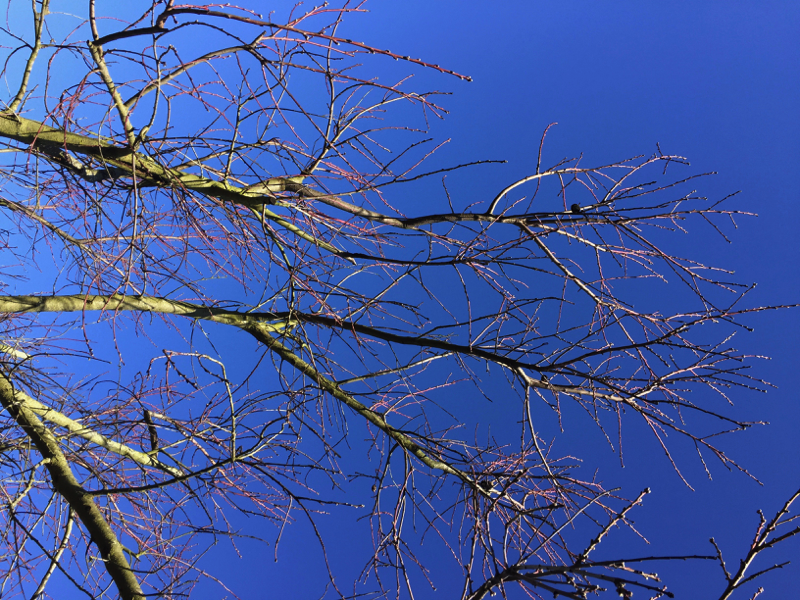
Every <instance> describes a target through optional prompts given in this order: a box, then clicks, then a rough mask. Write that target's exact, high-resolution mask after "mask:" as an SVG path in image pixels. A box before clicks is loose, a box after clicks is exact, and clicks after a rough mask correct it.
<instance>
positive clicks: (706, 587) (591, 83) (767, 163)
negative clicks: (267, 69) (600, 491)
mask: <svg viewBox="0 0 800 600" xmlns="http://www.w3.org/2000/svg"><path fill="white" fill-rule="evenodd" d="M368 8H369V10H370V13H369V14H368V15H361V16H355V17H353V18H351V19H349V20H348V21H347V23H346V25H345V30H344V31H345V32H346V35H345V34H344V33H343V35H345V36H346V37H352V38H353V39H360V40H362V41H364V42H367V43H372V44H375V45H376V46H379V47H384V48H389V49H391V50H393V51H395V52H398V53H400V54H408V55H411V56H414V57H418V58H422V59H425V60H428V61H431V62H434V63H437V64H440V65H442V66H444V67H446V68H449V69H453V70H456V71H458V72H461V73H465V74H468V75H471V76H472V77H473V79H474V81H473V82H472V83H463V82H460V81H458V80H456V79H451V78H448V77H446V76H440V75H435V74H433V73H427V72H424V71H422V70H421V69H416V70H414V71H415V72H416V73H417V81H416V84H415V85H416V87H417V89H420V88H422V89H430V88H435V89H443V90H447V91H450V92H453V94H454V95H453V96H451V97H449V98H445V99H443V100H442V102H443V104H444V106H445V107H446V108H447V109H448V110H450V115H449V116H448V117H447V119H446V120H445V121H444V122H443V123H434V127H433V131H434V133H435V134H436V135H437V136H438V137H440V138H448V137H449V138H452V139H453V142H452V143H451V144H450V146H449V147H448V148H447V149H446V150H445V151H444V152H443V153H442V155H440V157H439V160H441V161H442V162H451V163H460V162H465V161H467V160H475V159H483V158H503V159H507V160H508V161H509V163H508V165H505V166H502V167H493V168H492V170H487V171H486V174H487V175H489V176H488V177H487V179H485V180H483V182H482V184H481V185H474V186H473V187H472V190H471V193H473V194H474V198H473V200H483V199H485V198H486V197H491V196H493V195H494V194H495V193H496V192H497V190H498V189H499V188H501V187H503V186H504V185H505V184H506V183H508V182H510V181H513V180H515V178H518V177H520V176H524V175H527V174H529V173H530V172H531V170H532V169H531V168H532V166H533V165H535V160H536V150H537V147H538V142H539V138H540V135H541V133H542V131H543V129H544V128H545V127H546V126H547V124H549V123H551V122H558V123H559V125H558V126H557V127H556V128H555V129H554V130H552V131H551V133H550V134H549V136H548V142H547V145H546V148H545V161H544V162H545V163H548V164H549V163H555V162H556V161H557V160H558V159H560V158H562V157H565V156H575V155H577V154H579V153H584V156H585V159H584V160H585V163H584V164H601V163H602V164H605V163H609V162H612V161H616V160H619V159H622V158H626V157H629V156H632V155H635V154H649V153H651V152H653V151H654V149H655V145H656V143H659V144H660V145H661V148H662V149H663V150H664V151H665V152H667V153H675V154H681V155H684V156H686V157H688V158H689V159H690V161H691V163H692V170H693V171H694V172H698V173H699V172H706V171H718V173H719V174H718V175H716V176H715V177H713V178H708V179H705V180H703V181H701V182H700V183H699V184H698V188H699V190H698V191H699V192H700V193H701V194H702V195H705V196H708V197H709V198H722V197H723V196H726V195H727V194H729V193H731V192H735V191H737V190H741V194H739V195H738V196H737V197H736V198H735V199H734V200H733V205H734V206H735V207H736V208H738V209H740V210H745V211H753V212H756V213H758V214H759V215H760V216H759V217H758V218H741V219H739V220H738V223H737V224H738V226H739V227H738V229H734V228H733V227H728V228H727V230H726V233H727V234H728V237H729V238H730V239H731V241H732V243H731V244H727V243H725V242H724V241H723V240H721V239H720V238H719V237H718V236H716V235H713V233H712V232H711V230H710V229H703V228H695V229H693V230H692V232H691V235H690V236H684V238H682V239H681V238H680V237H679V238H678V239H677V241H676V243H677V244H684V245H685V249H686V252H685V253H687V254H688V253H691V254H692V255H693V256H694V257H697V258H699V259H701V260H703V261H706V262H708V263H713V264H715V265H718V266H721V267H725V268H728V269H731V270H734V271H735V272H736V278H737V279H738V280H739V281H741V282H746V283H750V282H757V283H758V284H759V285H758V288H757V289H756V291H755V292H754V293H753V294H752V296H751V298H750V301H751V302H752V303H753V304H785V303H793V302H797V301H798V300H800V282H799V280H800V278H799V277H798V275H800V271H799V270H798V264H800V249H799V247H798V243H797V231H798V226H799V225H800V217H798V214H799V213H800V211H798V200H800V193H799V192H798V180H797V177H798V174H799V173H800V167H798V164H800V77H798V74H800V44H798V43H797V38H798V32H800V4H798V3H796V2H788V1H784V2H721V1H703V2H635V1H615V2H586V1H584V2H571V1H562V2H530V1H529V2H522V1H519V2H512V1H504V2H478V1H474V0H467V1H449V0H426V1H420V0H404V1H403V2H386V1H375V2H372V3H370V4H368ZM385 66H386V67H387V69H388V70H389V71H390V72H391V73H392V74H396V73H399V72H401V71H402V70H403V69H407V68H408V65H403V64H397V63H388V64H385ZM388 79H391V76H389V77H388ZM748 324H749V325H752V326H753V327H755V328H756V330H755V332H754V333H752V334H747V333H745V332H741V333H740V334H738V335H737V336H736V338H735V342H734V345H736V346H737V347H738V348H740V349H745V350H748V351H751V352H752V353H753V354H760V355H764V356H769V357H771V360H769V361H761V362H760V363H758V364H757V365H756V366H757V369H758V372H757V373H756V374H757V375H759V376H763V377H764V378H765V379H767V380H768V381H770V382H772V383H773V384H775V385H776V386H777V387H776V389H773V390H771V391H770V392H769V393H768V394H766V395H763V394H757V393H747V392H744V391H736V392H735V393H734V395H733V399H734V401H735V402H736V407H735V409H734V412H735V414H737V415H738V416H744V417H746V418H749V419H752V420H762V419H763V420H767V421H770V422H771V424H770V425H769V426H767V427H762V428H756V429H751V430H749V431H747V432H744V433H743V434H737V435H734V436H731V437H730V438H729V439H728V440H726V441H724V442H723V443H722V447H723V448H724V449H725V450H726V451H728V452H729V453H730V454H731V455H732V456H733V457H734V458H735V459H736V460H737V461H739V462H740V463H741V464H742V465H743V466H745V467H746V468H747V469H749V470H750V471H751V472H752V473H753V474H754V475H755V476H757V477H758V478H759V479H760V480H761V481H762V482H763V483H764V485H763V486H760V485H758V484H756V483H754V482H753V481H751V480H749V479H748V478H747V477H746V476H744V475H742V474H740V473H729V472H727V471H726V470H724V469H723V468H721V467H719V465H718V464H713V465H712V475H713V480H712V481H709V480H708V478H707V477H706V476H705V475H704V473H703V471H702V469H701V467H700V465H699V464H698V462H697V460H696V459H695V458H694V457H693V456H692V455H691V452H686V454H685V455H684V456H681V457H680V458H681V459H682V460H683V464H682V466H683V468H684V472H685V474H686V475H687V476H688V478H689V481H690V483H691V485H692V486H693V487H694V488H695V491H691V490H689V489H687V488H686V487H685V486H684V485H683V484H682V483H681V482H680V480H679V479H678V477H677V476H676V475H675V474H674V472H673V471H672V470H671V468H670V467H669V464H668V463H667V461H666V459H665V457H664V456H663V453H662V452H661V451H660V449H659V448H658V447H656V445H655V444H654V443H653V442H652V441H651V440H650V439H649V438H642V439H641V440H640V439H638V438H637V437H636V435H635V432H634V434H633V435H632V439H630V440H629V441H628V442H627V443H626V445H625V450H626V453H625V468H624V469H622V468H620V466H619V460H618V457H617V456H615V455H612V454H611V453H610V451H609V450H608V447H607V445H606V444H605V442H604V440H603V439H602V438H601V436H600V434H599V433H598V432H595V431H594V430H593V429H592V427H591V424H589V423H582V424H581V423H580V422H579V421H576V423H575V426H574V427H570V428H568V429H567V431H566V432H565V434H564V435H563V436H562V437H561V439H559V440H558V443H560V444H563V446H561V447H562V448H575V449H576V450H575V453H576V454H578V455H579V456H583V457H584V458H586V457H592V458H591V460H589V459H587V460H586V461H585V468H586V469H593V468H595V467H599V468H600V469H601V472H600V473H601V479H603V480H604V481H605V482H606V484H607V485H609V486H613V485H621V486H623V490H624V491H625V492H626V493H627V494H628V495H629V496H634V495H635V494H636V493H637V492H638V491H640V490H641V489H642V488H644V487H646V486H650V487H651V488H653V490H654V493H653V494H651V495H650V496H649V497H648V499H647V502H646V504H645V506H644V508H643V509H640V510H639V511H638V512H637V513H636V515H635V520H636V525H637V528H638V529H639V531H640V532H641V533H642V534H643V535H644V536H646V537H647V538H648V539H649V540H650V542H651V546H650V547H649V548H645V547H644V546H642V545H641V544H640V545H638V546H635V551H629V549H630V548H633V547H634V546H629V545H627V544H629V543H630V542H631V539H632V538H631V537H630V536H624V535H619V534H618V535H617V536H616V537H615V536H611V538H610V539H609V544H608V545H607V546H606V551H607V555H609V556H611V555H616V556H619V555H633V554H637V553H652V554H683V553H709V552H710V550H711V547H710V544H709V543H708V538H709V537H711V536H712V535H713V536H715V538H716V539H717V541H718V542H719V543H720V545H721V546H722V548H723V551H724V552H727V554H726V556H727V558H728V561H729V563H730V564H736V563H737V562H738V559H739V557H740V556H741V555H742V554H743V553H744V551H745V550H746V548H747V545H748V544H749V541H750V536H751V535H752V534H753V532H754V528H755V526H756V524H757V515H756V512H755V511H756V509H758V508H761V509H763V510H764V511H765V512H766V513H768V514H769V513H772V512H774V511H775V510H776V509H777V508H778V507H779V505H780V504H782V502H783V501H784V499H785V498H786V497H788V495H789V494H791V493H792V492H793V491H795V490H796V489H797V488H798V486H800V449H799V448H798V440H799V439H800V438H799V437H798V431H800V405H798V394H797V386H796V384H795V378H796V376H797V368H798V367H797V365H798V359H799V358H800V353H798V350H797V348H798V346H797V340H798V339H799V338H800V311H798V310H790V311H782V312H771V313H765V314H761V315H759V316H757V317H754V318H752V319H750V320H749V321H748ZM637 444H638V445H637ZM592 461H596V464H595V463H593V462H592ZM344 531H346V529H344ZM308 548H309V546H308V541H307V540H305V541H304V539H303V538H302V537H296V538H292V537H291V536H289V537H286V538H285V539H284V541H283V542H282V547H281V550H280V556H281V559H280V561H279V563H278V564H277V565H275V566H273V564H272V557H271V555H270V556H269V557H268V559H267V561H266V562H265V563H264V570H263V571H260V572H259V575H258V577H256V583H255V585H254V587H249V589H252V590H256V589H259V587H258V586H261V585H263V583H264V582H270V583H269V584H268V585H269V587H270V590H271V592H272V593H274V595H275V596H278V595H280V594H286V593H291V594H292V595H293V596H295V597H305V596H306V595H309V596H313V595H314V593H315V592H318V593H321V592H322V590H321V589H320V588H319V587H318V586H319V582H316V583H315V582H314V581H313V580H308V579H307V578H304V577H300V578H298V577H297V574H296V569H297V568H298V566H299V565H298V563H297V560H300V559H301V558H308V554H307V552H308ZM312 556H313V552H312ZM787 558H793V559H794V564H793V565H791V566H790V567H788V568H787V569H784V570H783V571H780V572H777V573H773V574H772V575H769V576H768V577H767V578H765V579H764V580H763V581H761V584H762V585H764V586H766V588H767V592H766V594H765V595H764V596H762V597H763V598H789V597H792V594H796V593H797V588H796V585H797V573H798V569H800V543H798V541H794V542H793V543H792V544H791V545H787V546H785V547H784V548H783V549H781V550H778V551H776V552H775V553H774V554H773V555H768V556H763V557H762V559H761V563H760V566H761V567H762V568H763V567H766V566H768V565H769V564H772V561H775V562H779V561H780V560H785V559H787ZM765 559H766V560H765ZM242 562H247V563H249V560H246V561H242ZM268 563H269V564H268ZM242 567H243V570H242V573H243V575H244V574H246V573H247V570H246V569H247V567H245V566H244V565H242ZM432 570H433V571H434V573H435V568H433V567H432ZM656 570H658V571H659V572H660V573H662V574H664V575H666V576H667V579H666V581H667V583H668V584H669V585H670V588H671V589H672V590H673V591H674V592H676V593H677V597H678V598H716V597H717V596H718V595H719V593H720V591H721V590H722V588H723V587H724V586H723V579H722V576H721V573H720V572H719V568H718V567H717V566H716V565H713V564H711V563H709V564H694V565H685V564H680V565H676V567H674V568H673V567H669V568H660V569H656ZM676 571H677V572H679V573H681V574H682V575H677V574H676ZM670 574H672V577H669V575H670ZM454 575H456V574H454ZM250 576H252V574H250V575H249V576H248V577H250ZM278 581H282V582H283V583H278ZM437 583H438V584H440V585H442V586H443V588H442V589H441V590H440V593H439V597H447V594H446V593H445V590H448V591H451V592H453V591H455V590H452V589H451V588H449V587H448V585H447V583H446V582H444V581H442V579H441V578H438V579H437ZM451 583H456V584H457V583H460V578H458V581H454V582H451ZM272 593H271V594H270V596H272ZM715 594H716V595H715ZM749 595H750V594H747V595H746V594H741V595H740V596H739V597H740V598H744V597H745V596H747V597H749Z"/></svg>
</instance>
